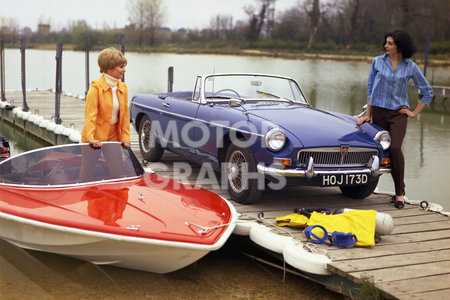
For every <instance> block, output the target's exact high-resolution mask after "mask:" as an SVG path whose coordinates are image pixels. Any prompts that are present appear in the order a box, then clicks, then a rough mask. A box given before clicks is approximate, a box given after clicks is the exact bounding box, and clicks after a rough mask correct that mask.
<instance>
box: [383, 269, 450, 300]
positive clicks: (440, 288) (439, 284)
mask: <svg viewBox="0 0 450 300" xmlns="http://www.w3.org/2000/svg"><path fill="white" fill-rule="evenodd" d="M449 282H450V274H449V273H447V274H443V275H433V276H428V277H419V278H408V279H403V280H396V281H392V282H383V283H380V284H379V287H381V288H382V289H383V290H385V291H386V292H388V293H390V294H397V295H398V298H399V299H424V300H428V299H448V295H449V294H450V291H449V287H448V285H449ZM442 292H445V293H446V294H442ZM439 295H440V296H442V297H438V296H439Z"/></svg>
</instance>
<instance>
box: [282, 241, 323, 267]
mask: <svg viewBox="0 0 450 300" xmlns="http://www.w3.org/2000/svg"><path fill="white" fill-rule="evenodd" d="M283 257H284V260H285V261H286V263H288V264H289V265H291V266H293V267H294V268H296V269H298V270H301V271H303V272H308V273H312V274H318V275H330V274H331V272H330V271H329V270H327V265H328V264H329V263H331V259H330V258H329V257H328V256H326V255H325V254H319V253H312V252H309V251H306V250H305V249H304V248H303V243H302V242H300V241H295V240H294V239H292V238H291V239H290V240H288V241H287V242H286V243H285V245H284V247H283Z"/></svg>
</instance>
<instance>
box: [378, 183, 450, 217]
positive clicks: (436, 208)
mask: <svg viewBox="0 0 450 300" xmlns="http://www.w3.org/2000/svg"><path fill="white" fill-rule="evenodd" d="M374 194H379V195H389V196H394V195H395V193H393V192H380V191H379V190H378V188H377V189H375V191H374ZM404 198H405V203H407V204H410V205H417V206H419V207H420V208H422V209H423V210H425V211H432V212H437V213H439V214H441V215H444V216H447V217H448V216H450V212H448V211H443V209H444V207H443V206H442V205H440V204H437V203H433V202H428V201H424V200H409V199H408V198H407V197H406V196H405V197H404Z"/></svg>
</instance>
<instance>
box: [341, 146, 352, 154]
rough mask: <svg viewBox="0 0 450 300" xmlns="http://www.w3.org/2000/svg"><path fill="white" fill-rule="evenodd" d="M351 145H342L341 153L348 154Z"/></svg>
mask: <svg viewBox="0 0 450 300" xmlns="http://www.w3.org/2000/svg"><path fill="white" fill-rule="evenodd" d="M349 149H350V146H341V155H347V153H348V150H349Z"/></svg>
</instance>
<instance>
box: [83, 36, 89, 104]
mask: <svg viewBox="0 0 450 300" xmlns="http://www.w3.org/2000/svg"><path fill="white" fill-rule="evenodd" d="M84 56H85V59H84V68H85V70H86V71H85V72H86V73H85V74H86V91H85V92H84V99H86V96H87V93H88V90H89V36H88V35H87V34H86V35H85V36H84Z"/></svg>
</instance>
